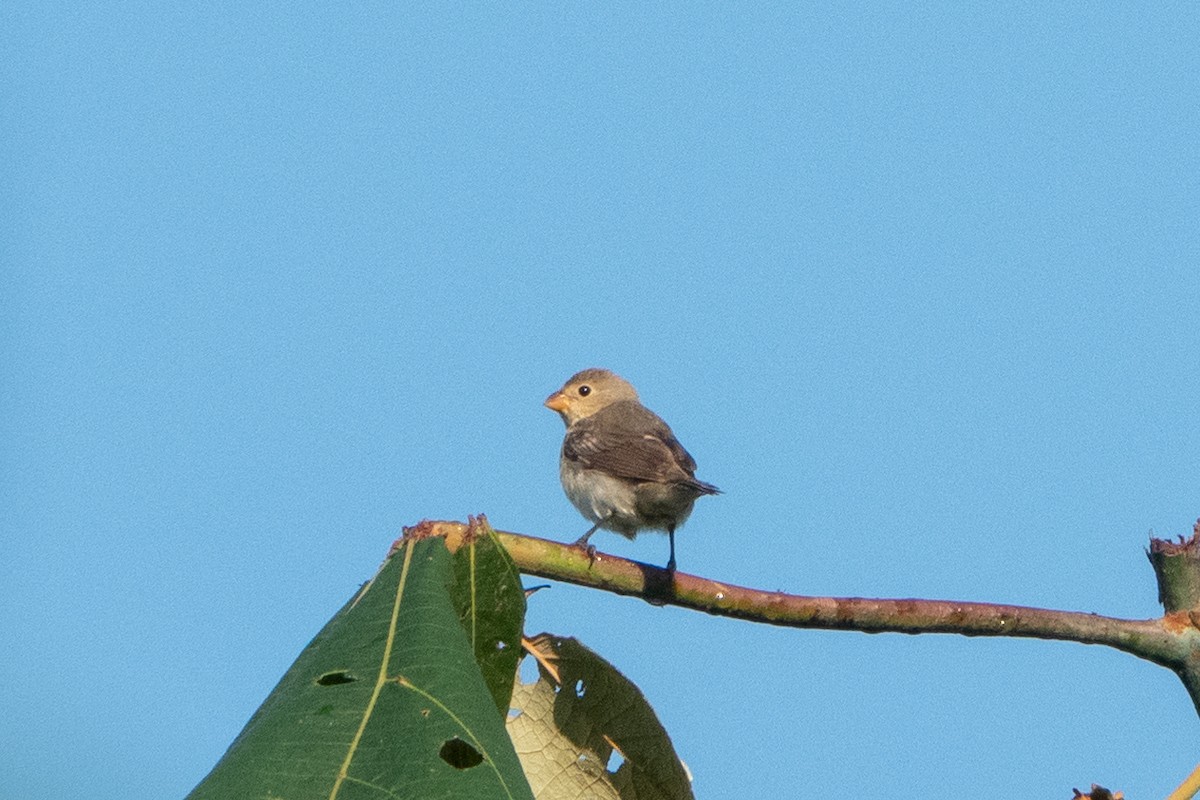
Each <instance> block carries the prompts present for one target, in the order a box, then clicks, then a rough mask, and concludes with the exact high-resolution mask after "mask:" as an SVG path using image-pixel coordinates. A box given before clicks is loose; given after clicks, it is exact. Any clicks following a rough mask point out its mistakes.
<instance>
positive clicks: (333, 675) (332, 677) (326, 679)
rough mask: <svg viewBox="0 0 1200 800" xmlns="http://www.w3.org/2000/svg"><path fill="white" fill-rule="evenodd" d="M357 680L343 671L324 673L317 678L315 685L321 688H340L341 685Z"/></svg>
mask: <svg viewBox="0 0 1200 800" xmlns="http://www.w3.org/2000/svg"><path fill="white" fill-rule="evenodd" d="M356 680H358V678H356V677H354V676H353V675H351V674H350V673H349V672H347V671H346V670H344V669H339V670H334V671H333V672H326V673H325V674H324V675H322V676H321V677H319V678H317V683H318V684H319V685H321V686H341V685H342V684H343V683H354V682H355V681H356Z"/></svg>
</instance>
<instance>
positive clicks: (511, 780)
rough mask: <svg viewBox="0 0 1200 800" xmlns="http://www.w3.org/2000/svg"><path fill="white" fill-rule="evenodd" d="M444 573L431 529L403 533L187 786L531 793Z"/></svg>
mask: <svg viewBox="0 0 1200 800" xmlns="http://www.w3.org/2000/svg"><path fill="white" fill-rule="evenodd" d="M452 584H453V573H452V567H451V558H450V554H449V552H448V551H447V550H446V546H445V543H444V542H443V541H442V540H441V539H440V538H427V539H418V538H416V537H409V538H407V539H406V540H404V542H403V543H402V544H401V547H400V549H399V550H397V551H396V553H394V554H393V556H392V557H391V558H390V559H389V560H388V561H387V562H386V563H385V564H384V566H383V568H382V569H381V570H380V571H379V573H378V574H377V575H376V576H375V578H374V579H373V580H372V581H371V582H370V583H369V584H368V585H367V586H366V587H365V588H364V589H363V590H362V591H361V592H360V593H359V594H358V596H356V597H355V598H354V599H353V600H351V601H350V602H349V603H347V605H346V606H345V607H344V608H342V610H341V611H339V612H338V613H337V615H336V616H335V617H334V618H333V619H332V620H330V621H329V623H328V624H327V625H326V626H325V628H324V629H323V630H322V631H321V632H320V633H319V634H317V636H316V638H315V639H313V641H312V642H311V643H310V644H309V645H308V647H307V648H305V650H304V652H302V653H301V654H300V656H299V658H297V660H296V663H295V664H293V665H292V668H291V669H290V670H288V672H287V674H286V675H284V677H283V679H282V680H281V681H280V682H279V685H278V686H276V687H275V690H274V691H273V692H271V694H270V696H269V697H268V698H267V699H266V701H265V702H264V703H263V704H262V706H261V707H260V708H259V709H258V711H257V712H256V713H255V714H254V716H253V717H252V718H251V719H250V721H249V722H248V723H247V724H246V727H245V729H243V731H242V732H241V734H240V735H239V736H238V738H237V739H236V740H235V741H234V742H233V744H232V745H231V746H230V748H229V750H228V751H227V752H226V753H225V756H224V757H223V758H222V759H221V761H220V762H219V763H218V764H217V765H216V767H214V768H213V771H212V772H211V773H209V775H208V777H206V778H205V779H204V781H202V782H201V784H200V785H199V786H197V787H196V789H195V790H193V792H192V793H191V794H190V795H189V798H192V800H207V799H208V798H213V800H229V799H230V798H236V799H237V800H254V799H255V798H261V799H262V800H268V799H270V800H308V799H309V798H313V799H314V800H315V799H316V798H320V800H358V798H413V799H414V800H417V799H419V800H426V799H427V798H451V797H454V798H458V797H463V798H480V800H486V799H487V798H505V799H506V800H508V799H510V798H523V799H524V800H531V799H532V794H531V793H530V790H529V787H528V784H527V783H526V781H525V778H524V775H523V774H522V771H521V767H520V764H519V762H518V761H517V757H516V753H515V752H514V751H513V748H512V744H511V742H510V740H509V739H508V736H507V734H506V733H505V729H504V722H503V717H502V716H501V715H499V714H497V713H496V704H495V698H494V697H493V695H492V693H491V692H490V691H489V689H488V686H487V684H486V683H485V682H484V680H483V677H482V675H481V674H480V670H479V667H478V665H477V664H476V661H475V656H474V652H473V650H472V647H471V642H470V641H469V640H468V637H467V635H466V633H465V632H464V630H463V627H462V625H461V624H460V622H459V619H458V614H457V612H456V604H455V602H454V600H453V598H452V592H451V586H452ZM460 588H461V587H460Z"/></svg>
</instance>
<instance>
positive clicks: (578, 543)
mask: <svg viewBox="0 0 1200 800" xmlns="http://www.w3.org/2000/svg"><path fill="white" fill-rule="evenodd" d="M606 519H608V518H607V517H605V518H604V519H602V520H600V521H599V522H597V523H596V524H595V525H593V526H592V527H590V528H588V530H587V533H585V534H584V535H583V536H580V537H579V538H578V539H576V540H575V544H574V545H572V546H573V547H587V543H588V539H590V538H592V534H593V533H595V532H596V531H598V530H599V529H600V526H601V525H603V524H604V522H605V520H606Z"/></svg>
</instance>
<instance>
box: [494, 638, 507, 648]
mask: <svg viewBox="0 0 1200 800" xmlns="http://www.w3.org/2000/svg"><path fill="white" fill-rule="evenodd" d="M506 647H508V644H507V643H506V642H505V641H504V640H503V639H500V640H499V641H497V642H496V649H497V650H503V649H504V648H506Z"/></svg>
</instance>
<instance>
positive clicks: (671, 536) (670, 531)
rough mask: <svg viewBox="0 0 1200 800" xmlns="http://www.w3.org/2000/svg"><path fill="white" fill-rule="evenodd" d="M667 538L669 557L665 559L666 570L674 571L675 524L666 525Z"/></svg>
mask: <svg viewBox="0 0 1200 800" xmlns="http://www.w3.org/2000/svg"><path fill="white" fill-rule="evenodd" d="M667 539H668V540H669V541H670V542H671V557H670V558H668V559H667V572H674V571H675V526H674V525H670V526H668V527H667Z"/></svg>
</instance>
